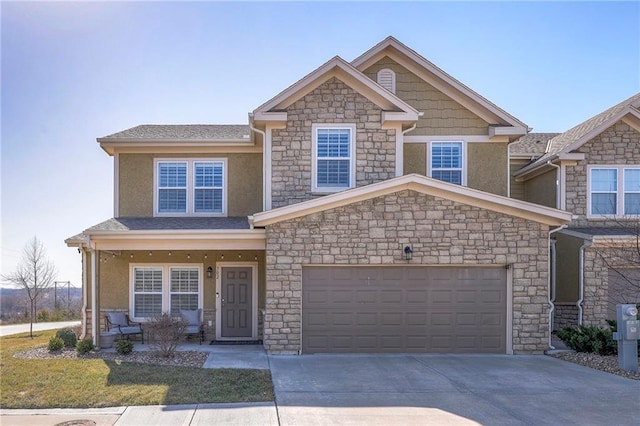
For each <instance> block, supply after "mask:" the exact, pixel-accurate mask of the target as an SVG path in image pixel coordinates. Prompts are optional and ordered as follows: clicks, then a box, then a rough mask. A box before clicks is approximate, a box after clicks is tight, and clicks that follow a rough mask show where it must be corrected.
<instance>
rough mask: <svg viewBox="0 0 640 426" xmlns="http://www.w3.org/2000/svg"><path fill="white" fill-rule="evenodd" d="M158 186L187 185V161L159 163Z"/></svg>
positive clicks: (173, 186)
mask: <svg viewBox="0 0 640 426" xmlns="http://www.w3.org/2000/svg"><path fill="white" fill-rule="evenodd" d="M158 186H159V187H160V188H176V187H182V188H184V187H186V186H187V163H159V164H158Z"/></svg>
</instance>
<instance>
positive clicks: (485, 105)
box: [351, 36, 528, 134]
mask: <svg viewBox="0 0 640 426" xmlns="http://www.w3.org/2000/svg"><path fill="white" fill-rule="evenodd" d="M385 56H388V57H389V58H391V59H393V60H395V61H396V62H398V63H399V64H400V65H402V66H404V67H405V68H407V69H408V70H409V71H411V72H413V73H414V74H416V75H417V76H418V77H420V78H422V79H423V80H424V81H426V82H427V83H429V84H431V85H432V86H434V87H435V88H437V89H438V90H440V91H442V92H443V93H445V94H446V95H447V96H449V97H450V98H452V99H453V100H454V101H456V102H458V103H459V104H460V105H462V106H464V107H465V108H467V109H468V110H469V111H471V112H473V113H474V114H476V115H478V116H479V117H480V118H482V119H483V120H485V121H486V122H488V123H490V124H501V125H507V126H513V127H516V128H518V129H519V130H520V129H522V130H523V132H522V133H521V134H524V133H526V131H527V130H528V126H527V125H526V124H524V123H523V122H522V121H520V120H518V119H517V118H515V117H514V116H512V115H511V114H509V113H507V112H506V111H505V110H503V109H502V108H500V107H498V106H497V105H496V104H494V103H492V102H491V101H489V100H488V99H486V98H484V97H483V96H481V95H480V94H478V93H477V92H475V91H473V90H472V89H470V88H469V87H467V86H465V85H464V84H462V83H461V82H460V81H458V80H456V79H455V78H453V77H452V76H451V75H449V74H447V73H446V72H444V71H443V70H442V69H440V68H438V67H437V66H436V65H434V64H433V63H432V62H430V61H428V60H427V59H425V58H424V57H423V56H421V55H420V54H419V53H417V52H416V51H414V50H413V49H410V48H409V47H407V46H406V45H404V44H403V43H401V42H400V41H398V40H397V39H396V38H394V37H392V36H389V37H387V38H385V39H384V40H382V41H381V42H380V43H378V44H376V45H375V46H373V47H372V48H371V49H369V50H367V51H366V52H365V53H363V54H362V55H360V56H359V57H357V58H356V59H354V60H353V62H351V64H352V65H353V66H354V67H356V68H357V69H359V70H360V71H364V70H365V69H367V68H369V66H371V65H373V64H374V63H375V62H377V61H378V60H380V59H381V58H383V57H385Z"/></svg>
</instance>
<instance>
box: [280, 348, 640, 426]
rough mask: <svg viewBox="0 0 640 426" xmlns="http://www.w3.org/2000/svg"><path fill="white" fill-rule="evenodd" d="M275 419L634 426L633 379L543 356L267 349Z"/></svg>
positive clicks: (637, 387)
mask: <svg viewBox="0 0 640 426" xmlns="http://www.w3.org/2000/svg"><path fill="white" fill-rule="evenodd" d="M269 358H270V363H271V372H272V376H273V381H274V386H275V392H276V404H277V407H278V417H279V419H280V424H282V425H302V424H304V425H320V424H322V425H326V424H341V425H343V424H347V425H350V424H367V425H391V424H403V425H408V424H434V425H477V424H482V425H558V424H562V425H572V424H575V425H586V424H588V425H614V424H638V421H639V419H640V382H638V381H635V380H631V379H626V378H623V377H619V376H615V375H612V374H608V373H603V372H600V371H596V370H592V369H590V368H586V367H582V366H579V365H576V364H571V363H568V362H565V361H561V360H558V359H554V358H551V357H547V356H543V355H540V356H503V355H305V356H271V357H269Z"/></svg>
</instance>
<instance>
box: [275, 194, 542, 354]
mask: <svg viewBox="0 0 640 426" xmlns="http://www.w3.org/2000/svg"><path fill="white" fill-rule="evenodd" d="M266 231H267V258H266V262H267V275H266V277H267V294H266V316H265V330H264V333H265V340H264V342H265V347H266V348H267V350H269V351H270V352H282V353H297V352H298V351H299V350H300V349H301V333H302V330H301V316H300V315H301V314H300V310H301V303H302V300H301V299H302V267H303V266H304V265H333V264H340V265H394V264H397V265H407V261H406V260H405V259H404V256H403V253H402V247H403V244H408V243H410V244H411V245H412V247H413V260H412V261H411V265H423V266H425V265H434V266H436V265H502V266H504V265H507V264H509V265H511V270H512V277H513V278H512V280H513V286H512V289H513V298H512V303H513V333H512V337H513V350H514V352H515V353H540V352H542V351H543V350H545V349H546V348H547V339H548V304H547V300H548V290H547V277H548V274H547V262H548V240H547V239H548V228H547V227H546V226H543V225H541V224H538V223H535V222H530V221H526V220H524V219H519V218H515V217H512V216H507V215H504V214H499V213H494V212H491V211H487V210H483V209H480V208H476V207H472V206H468V205H463V204H459V203H455V202H452V201H449V200H445V199H441V198H438V197H433V196H427V195H423V194H419V193H417V192H414V191H400V192H397V193H394V194H389V195H386V196H381V197H377V198H374V199H371V200H366V201H361V202H357V203H353V204H350V205H347V206H344V207H339V208H335V209H331V210H327V211H324V212H320V213H314V214H311V215H308V216H305V217H301V218H297V219H291V220H286V221H283V222H280V223H276V224H273V225H268V226H267V227H266Z"/></svg>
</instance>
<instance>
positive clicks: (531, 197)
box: [524, 169, 558, 208]
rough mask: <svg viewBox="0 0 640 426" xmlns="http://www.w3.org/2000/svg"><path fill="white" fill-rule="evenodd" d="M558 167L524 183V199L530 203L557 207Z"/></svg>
mask: <svg viewBox="0 0 640 426" xmlns="http://www.w3.org/2000/svg"><path fill="white" fill-rule="evenodd" d="M557 176H558V174H557V172H556V169H553V170H550V171H548V172H546V173H544V174H542V175H540V176H536V177H534V178H533V179H529V180H528V181H526V182H525V183H524V200H525V201H528V202H530V203H535V204H540V205H543V206H547V207H553V208H557V199H556V180H557Z"/></svg>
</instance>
